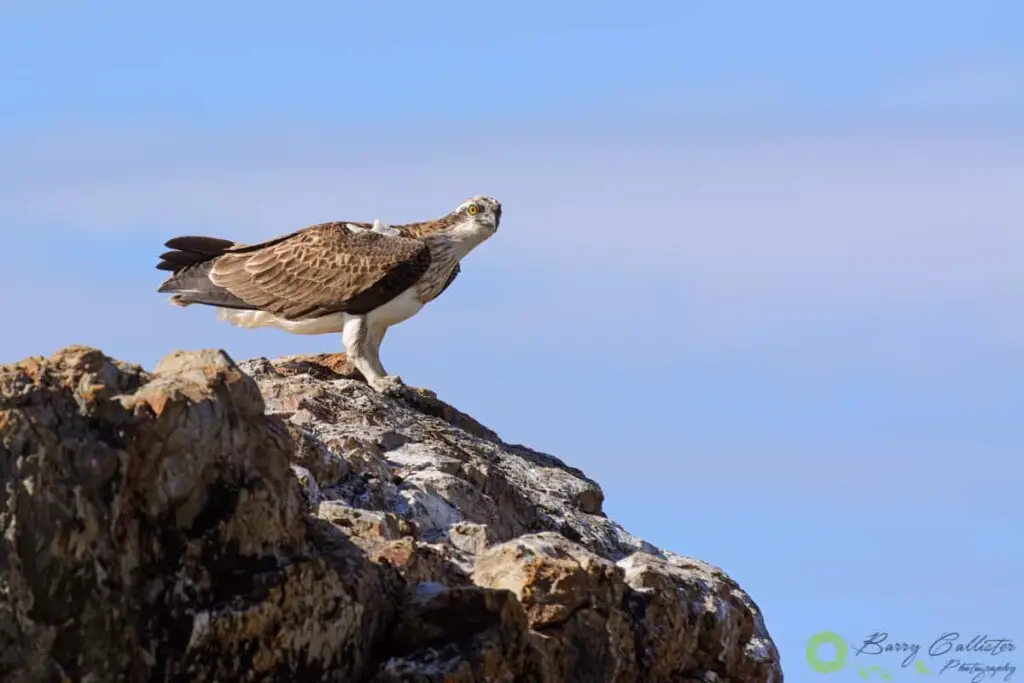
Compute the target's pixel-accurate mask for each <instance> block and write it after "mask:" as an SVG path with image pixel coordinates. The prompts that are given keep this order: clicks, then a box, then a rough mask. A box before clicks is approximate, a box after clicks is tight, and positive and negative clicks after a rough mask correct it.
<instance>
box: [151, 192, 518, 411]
mask: <svg viewBox="0 0 1024 683" xmlns="http://www.w3.org/2000/svg"><path fill="white" fill-rule="evenodd" d="M500 223H501V203H500V202H499V201H498V200H497V199H495V198H493V197H488V196H484V195H474V196H472V197H470V198H468V199H466V200H465V201H463V202H462V203H461V204H459V205H458V206H457V207H456V208H455V209H454V210H452V211H450V212H449V213H447V214H445V215H443V216H441V217H439V218H435V219H433V220H426V221H420V222H416V223H406V224H402V225H388V224H386V223H383V222H381V221H380V220H379V219H375V220H374V221H373V223H368V222H358V221H333V222H328V223H318V224H316V225H310V226H308V227H305V228H302V229H300V230H296V231H294V232H291V233H288V234H285V235H282V236H279V237H275V238H272V239H269V240H266V241H263V242H260V243H258V244H245V243H241V242H235V241H232V240H228V239H222V238H219V237H204V236H197V235H186V236H181V237H175V238H173V239H170V240H168V241H167V242H165V243H164V246H165V247H167V248H169V249H170V251H167V252H165V253H163V254H161V255H160V261H159V263H158V264H157V266H156V267H157V269H158V270H162V271H169V272H170V273H171V274H170V276H169V277H167V279H166V280H165V281H164V282H163V283H162V284H161V285H160V287H159V288H158V290H157V291H158V292H159V293H162V294H170V295H171V296H170V303H171V304H173V305H175V306H180V307H187V306H192V305H196V304H198V305H204V306H210V307H213V308H216V309H217V310H218V318H219V319H220V320H222V321H226V322H228V323H230V324H232V325H235V326H238V327H242V328H247V329H253V328H258V327H271V328H277V329H280V330H283V331H285V332H289V333H291V334H301V335H318V334H341V337H342V343H343V345H344V347H345V354H346V356H347V358H348V359H349V360H350V362H351V363H352V365H353V366H354V367H355V368H356V369H358V370H359V372H360V373H361V374H362V375H363V377H364V378H365V379H366V382H367V384H369V385H370V387H371V388H373V389H374V390H376V391H377V392H378V393H381V394H385V395H391V396H399V397H400V396H408V395H409V390H408V387H406V385H405V383H404V381H403V380H402V378H401V376H400V375H389V374H388V373H387V372H386V371H385V369H384V366H383V365H382V364H381V360H380V346H381V342H382V341H383V340H384V335H385V333H386V332H387V330H388V328H389V327H391V326H393V325H397V324H399V323H401V322H403V321H405V320H408V319H409V318H411V317H412V316H414V315H416V314H417V313H418V312H419V311H420V310H421V309H422V308H423V307H424V306H425V305H426V304H427V303H429V302H431V301H433V300H434V299H436V298H437V297H438V296H440V295H441V294H442V293H443V292H444V291H445V290H447V289H448V288H449V287H450V286H451V284H452V282H453V281H454V280H455V278H456V277H458V275H459V273H460V272H461V265H460V262H461V260H462V259H463V258H465V257H466V255H468V254H469V253H470V252H471V251H473V250H474V249H475V248H476V247H478V246H479V245H480V244H482V243H483V242H484V241H486V240H488V239H489V238H491V237H492V236H493V235H494V234H495V233H497V231H498V226H499V224H500Z"/></svg>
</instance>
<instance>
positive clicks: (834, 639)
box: [807, 631, 846, 674]
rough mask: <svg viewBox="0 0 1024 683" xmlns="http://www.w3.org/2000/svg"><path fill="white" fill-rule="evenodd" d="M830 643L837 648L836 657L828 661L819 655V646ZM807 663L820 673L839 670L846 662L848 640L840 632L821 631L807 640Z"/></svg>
mask: <svg viewBox="0 0 1024 683" xmlns="http://www.w3.org/2000/svg"><path fill="white" fill-rule="evenodd" d="M826 643H830V644H831V645H832V647H834V648H835V650H836V652H835V659H833V660H831V661H826V660H824V659H821V658H820V657H818V648H820V647H821V646H822V645H825V644H826ZM807 663H808V664H810V665H811V668H812V669H814V670H815V671H817V672H818V673H823V674H830V673H834V672H836V671H839V670H840V669H842V668H843V666H844V665H845V664H846V641H845V640H843V637H842V636H840V635H839V634H838V633H833V632H832V631H821V632H819V633H815V634H814V635H813V636H811V638H810V640H808V641H807Z"/></svg>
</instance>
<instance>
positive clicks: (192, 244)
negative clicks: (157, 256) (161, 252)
mask: <svg viewBox="0 0 1024 683" xmlns="http://www.w3.org/2000/svg"><path fill="white" fill-rule="evenodd" d="M234 245H235V243H234V242H232V241H231V240H222V239H220V238H219V237H202V236H200V235H182V236H181V237H175V238H173V239H169V240H167V241H166V242H164V246H165V247H169V248H171V249H178V250H181V251H188V252H191V253H193V254H205V255H208V256H216V255H218V254H221V253H223V252H224V250H225V249H230V248H231V247H233V246H234Z"/></svg>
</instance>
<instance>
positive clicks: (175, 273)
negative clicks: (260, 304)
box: [156, 235, 252, 309]
mask: <svg viewBox="0 0 1024 683" xmlns="http://www.w3.org/2000/svg"><path fill="white" fill-rule="evenodd" d="M164 246H166V247H169V248H170V249H171V251H167V252H164V253H163V254H161V255H160V262H159V263H158V264H157V266H156V267H157V269H158V270H165V271H170V272H171V273H172V274H171V276H170V277H168V278H167V279H166V280H164V282H163V283H162V284H161V285H160V288H159V289H158V290H157V291H158V292H161V293H163V294H172V296H171V303H172V304H174V305H175V306H188V305H190V304H206V305H209V306H223V307H227V308H242V309H247V308H252V306H250V305H249V304H247V303H245V302H244V301H242V300H241V299H239V298H238V297H236V296H235V295H233V294H232V293H231V292H229V291H227V290H226V289H223V288H222V287H218V286H217V285H215V284H213V282H211V281H210V278H209V273H210V268H212V267H213V261H214V259H216V258H218V257H220V256H223V255H224V254H225V253H226V252H227V251H228V249H231V248H232V247H241V246H244V245H241V244H238V243H236V242H232V241H230V240H223V239H219V238H217V237H197V236H192V235H189V236H185V237H175V238H174V239H172V240H168V241H167V242H166V243H165V244H164Z"/></svg>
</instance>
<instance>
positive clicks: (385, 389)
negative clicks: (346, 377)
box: [370, 375, 413, 398]
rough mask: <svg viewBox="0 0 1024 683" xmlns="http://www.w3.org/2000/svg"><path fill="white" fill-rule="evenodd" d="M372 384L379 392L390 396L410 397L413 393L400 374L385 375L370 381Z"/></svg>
mask: <svg viewBox="0 0 1024 683" xmlns="http://www.w3.org/2000/svg"><path fill="white" fill-rule="evenodd" d="M370 386H372V387H373V389H374V390H375V391H377V393H379V394H382V395H384V396H388V397H390V398H409V397H410V396H412V393H413V392H412V390H411V389H409V387H408V386H407V385H406V384H405V382H403V381H402V378H401V377H399V376H398V375H384V376H383V377H378V378H376V379H374V381H372V382H370Z"/></svg>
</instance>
